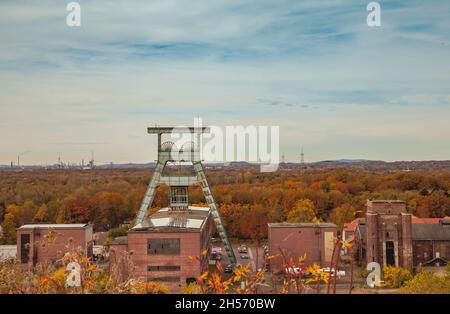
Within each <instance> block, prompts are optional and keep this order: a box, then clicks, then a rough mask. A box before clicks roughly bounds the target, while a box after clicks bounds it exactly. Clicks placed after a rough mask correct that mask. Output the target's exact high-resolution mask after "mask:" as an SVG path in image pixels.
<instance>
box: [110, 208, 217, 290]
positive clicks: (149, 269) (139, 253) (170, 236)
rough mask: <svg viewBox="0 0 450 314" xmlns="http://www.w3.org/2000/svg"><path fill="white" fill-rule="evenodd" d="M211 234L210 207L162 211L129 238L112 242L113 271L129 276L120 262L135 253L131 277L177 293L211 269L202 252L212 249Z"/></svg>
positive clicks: (132, 232)
mask: <svg viewBox="0 0 450 314" xmlns="http://www.w3.org/2000/svg"><path fill="white" fill-rule="evenodd" d="M211 233H212V219H211V215H210V211H209V208H208V207H193V206H189V210H182V211H175V210H169V208H163V209H161V210H159V211H158V212H156V213H155V214H153V215H151V216H150V217H148V218H147V219H146V220H144V221H143V222H142V223H141V224H138V225H137V226H135V227H134V228H132V229H131V230H130V231H129V232H128V236H127V237H121V238H117V239H115V240H113V241H112V242H111V246H110V267H111V270H113V269H114V267H121V268H123V269H121V271H124V272H126V271H127V270H126V269H125V267H122V266H121V265H120V263H121V261H120V259H121V257H123V254H124V253H125V252H132V255H131V260H132V264H133V266H134V269H133V270H132V273H131V274H128V275H130V276H131V277H134V278H142V279H144V280H147V281H156V282H162V283H164V284H166V285H167V286H169V287H170V288H171V290H172V291H173V292H177V291H179V289H180V288H182V287H184V286H185V285H186V283H189V282H193V281H195V280H196V278H197V277H198V276H199V275H201V274H202V273H203V272H205V271H206V270H207V269H208V256H207V255H206V254H203V255H202V252H203V251H205V250H207V249H208V248H209V246H210V239H211ZM122 275H123V274H122Z"/></svg>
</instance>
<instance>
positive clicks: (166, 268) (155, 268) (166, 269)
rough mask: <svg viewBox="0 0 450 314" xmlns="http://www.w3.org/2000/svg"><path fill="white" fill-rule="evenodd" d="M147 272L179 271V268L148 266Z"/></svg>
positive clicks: (177, 266) (172, 266)
mask: <svg viewBox="0 0 450 314" xmlns="http://www.w3.org/2000/svg"><path fill="white" fill-rule="evenodd" d="M147 270H148V271H179V270H181V267H180V266H179V265H162V266H148V267H147Z"/></svg>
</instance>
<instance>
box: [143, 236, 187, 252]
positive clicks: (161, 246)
mask: <svg viewBox="0 0 450 314" xmlns="http://www.w3.org/2000/svg"><path fill="white" fill-rule="evenodd" d="M147 241H148V242H147V244H148V246H147V253H148V254H180V239H148V240H147Z"/></svg>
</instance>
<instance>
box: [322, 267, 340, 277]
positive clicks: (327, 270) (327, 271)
mask: <svg viewBox="0 0 450 314" xmlns="http://www.w3.org/2000/svg"><path fill="white" fill-rule="evenodd" d="M317 272H319V273H320V272H326V273H330V276H331V277H334V275H335V270H334V268H331V269H330V267H325V268H321V269H319V270H318V271H317ZM337 277H338V278H341V277H345V270H338V271H337Z"/></svg>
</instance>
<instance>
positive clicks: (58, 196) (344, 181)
mask: <svg viewBox="0 0 450 314" xmlns="http://www.w3.org/2000/svg"><path fill="white" fill-rule="evenodd" d="M151 175H152V170H150V169H94V170H85V171H82V170H42V169H41V170H29V171H11V170H4V171H0V178H1V182H2V183H1V185H0V222H1V226H2V229H3V236H2V238H1V239H0V244H14V243H15V241H16V235H15V228H16V227H18V226H20V225H22V224H24V223H30V222H46V223H74V222H77V223H78V222H91V223H93V224H94V229H95V230H96V231H106V230H109V229H111V228H115V227H118V226H120V225H121V224H123V223H124V222H127V221H132V220H133V219H134V217H135V214H136V212H137V211H138V209H139V206H140V203H141V200H142V198H143V195H144V193H145V190H146V188H147V184H148V182H149V180H150V178H151ZM206 175H207V176H208V180H209V182H210V185H211V186H212V191H213V194H214V196H215V199H216V202H217V203H218V205H219V210H220V212H221V215H222V219H223V222H224V224H225V227H226V229H227V231H228V234H229V236H230V237H239V238H243V239H258V240H261V239H264V238H265V237H266V236H267V223H268V222H281V221H292V222H303V221H314V220H320V221H327V222H328V221H330V222H334V223H336V224H337V225H338V226H342V225H343V223H345V222H349V221H351V220H353V219H354V218H355V217H357V216H358V215H361V213H362V212H363V210H364V205H365V202H366V200H367V199H400V200H404V201H406V202H407V207H408V211H410V212H411V213H413V214H414V215H416V216H418V217H443V216H446V215H450V194H449V191H450V171H446V170H439V171H437V170H420V171H417V172H413V171H411V172H405V171H397V172H392V171H389V172H386V171H364V170H354V169H328V168H327V169H290V170H281V171H277V172H274V173H260V172H259V171H257V170H256V169H251V168H249V169H247V168H238V167H235V168H231V169H227V168H225V169H215V170H214V169H212V170H211V169H209V170H206ZM189 198H190V202H191V203H192V204H203V203H204V199H203V195H202V192H201V190H200V189H199V188H198V189H196V188H192V189H191V190H190V195H189ZM167 204H168V188H167V187H165V186H161V187H160V188H159V189H158V192H157V195H156V197H155V200H154V208H152V209H151V212H154V211H156V210H157V209H158V208H160V207H163V206H167Z"/></svg>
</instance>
